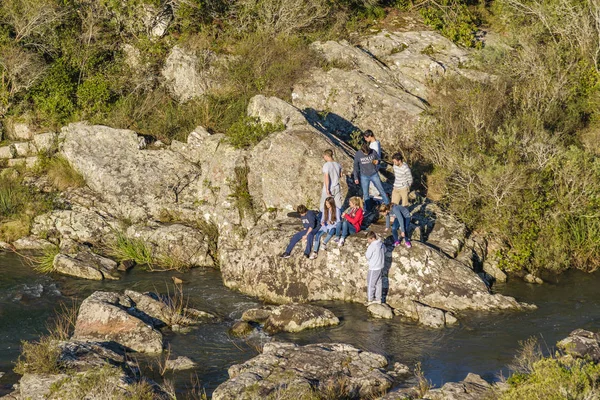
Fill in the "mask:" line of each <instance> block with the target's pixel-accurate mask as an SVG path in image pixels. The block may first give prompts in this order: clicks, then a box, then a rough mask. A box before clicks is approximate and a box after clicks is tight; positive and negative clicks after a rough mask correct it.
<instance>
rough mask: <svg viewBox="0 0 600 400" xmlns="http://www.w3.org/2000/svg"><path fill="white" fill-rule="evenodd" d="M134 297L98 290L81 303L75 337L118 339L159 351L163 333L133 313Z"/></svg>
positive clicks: (140, 349)
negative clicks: (132, 299) (132, 298)
mask: <svg viewBox="0 0 600 400" xmlns="http://www.w3.org/2000/svg"><path fill="white" fill-rule="evenodd" d="M132 307H134V304H133V303H132V301H131V300H130V299H129V298H128V297H126V296H122V295H119V294H118V293H111V292H94V293H93V294H92V295H90V296H89V297H88V298H86V299H85V300H84V301H83V302H82V303H81V306H80V307H79V313H78V314H77V321H76V323H75V333H74V334H73V338H74V339H76V340H83V341H106V342H116V343H118V344H120V345H122V346H125V347H127V348H129V349H131V350H134V351H138V352H141V353H159V352H161V351H162V349H163V343H162V342H163V341H162V334H161V333H160V332H159V331H157V330H155V329H154V328H153V327H152V326H150V325H148V324H147V323H146V322H145V321H143V320H142V319H140V318H138V317H136V316H134V315H132V314H131V313H130V312H129V309H130V308H132Z"/></svg>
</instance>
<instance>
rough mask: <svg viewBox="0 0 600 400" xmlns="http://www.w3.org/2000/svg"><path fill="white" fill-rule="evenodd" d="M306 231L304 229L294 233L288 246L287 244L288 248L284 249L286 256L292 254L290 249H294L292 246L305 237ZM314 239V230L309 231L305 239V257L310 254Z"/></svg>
mask: <svg viewBox="0 0 600 400" xmlns="http://www.w3.org/2000/svg"><path fill="white" fill-rule="evenodd" d="M307 231H308V230H307V229H305V230H303V231H300V232H298V233H296V234H295V235H294V236H292V238H291V239H290V244H288V247H287V249H285V252H286V253H288V254H291V253H292V249H293V248H294V246H295V245H296V243H298V242H299V241H301V240H302V237H303V236H304V235H306V232H307ZM314 237H315V230H314V229H313V230H312V231H310V233H309V234H308V236H307V237H306V249H304V254H306V255H309V254H310V249H311V248H312V244H313V239H314Z"/></svg>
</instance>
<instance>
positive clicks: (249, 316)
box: [242, 306, 276, 324]
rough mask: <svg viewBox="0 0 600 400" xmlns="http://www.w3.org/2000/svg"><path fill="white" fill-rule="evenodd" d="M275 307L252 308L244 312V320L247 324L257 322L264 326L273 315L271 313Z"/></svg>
mask: <svg viewBox="0 0 600 400" xmlns="http://www.w3.org/2000/svg"><path fill="white" fill-rule="evenodd" d="M275 308H276V307H275V306H264V307H261V308H251V309H249V310H246V311H244V313H243V314H242V320H243V321H247V322H256V323H259V324H263V323H264V322H265V321H266V320H267V319H268V318H269V316H270V315H271V312H273V310H274V309H275Z"/></svg>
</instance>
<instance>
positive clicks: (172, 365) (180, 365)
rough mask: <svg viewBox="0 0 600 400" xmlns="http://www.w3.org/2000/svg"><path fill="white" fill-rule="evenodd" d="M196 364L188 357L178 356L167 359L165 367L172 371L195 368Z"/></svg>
mask: <svg viewBox="0 0 600 400" xmlns="http://www.w3.org/2000/svg"><path fill="white" fill-rule="evenodd" d="M197 365H198V364H196V363H195V362H193V361H192V360H191V359H190V358H188V357H185V356H179V357H177V358H175V359H173V360H167V361H166V362H165V368H167V369H170V370H173V371H183V370H186V369H192V368H195V367H196V366H197Z"/></svg>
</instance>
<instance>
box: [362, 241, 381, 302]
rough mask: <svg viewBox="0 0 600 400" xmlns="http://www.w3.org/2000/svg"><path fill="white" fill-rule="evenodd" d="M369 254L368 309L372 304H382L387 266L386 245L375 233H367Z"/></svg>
mask: <svg viewBox="0 0 600 400" xmlns="http://www.w3.org/2000/svg"><path fill="white" fill-rule="evenodd" d="M367 242H368V243H369V247H367V252H366V254H365V256H366V257H367V261H368V263H369V272H368V273H367V302H366V303H365V305H366V306H367V307H368V306H370V305H371V304H381V288H382V280H383V279H382V278H383V277H382V272H383V267H384V266H385V245H384V244H383V243H382V242H381V240H379V239H378V238H377V234H376V233H375V232H373V231H369V233H367Z"/></svg>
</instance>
